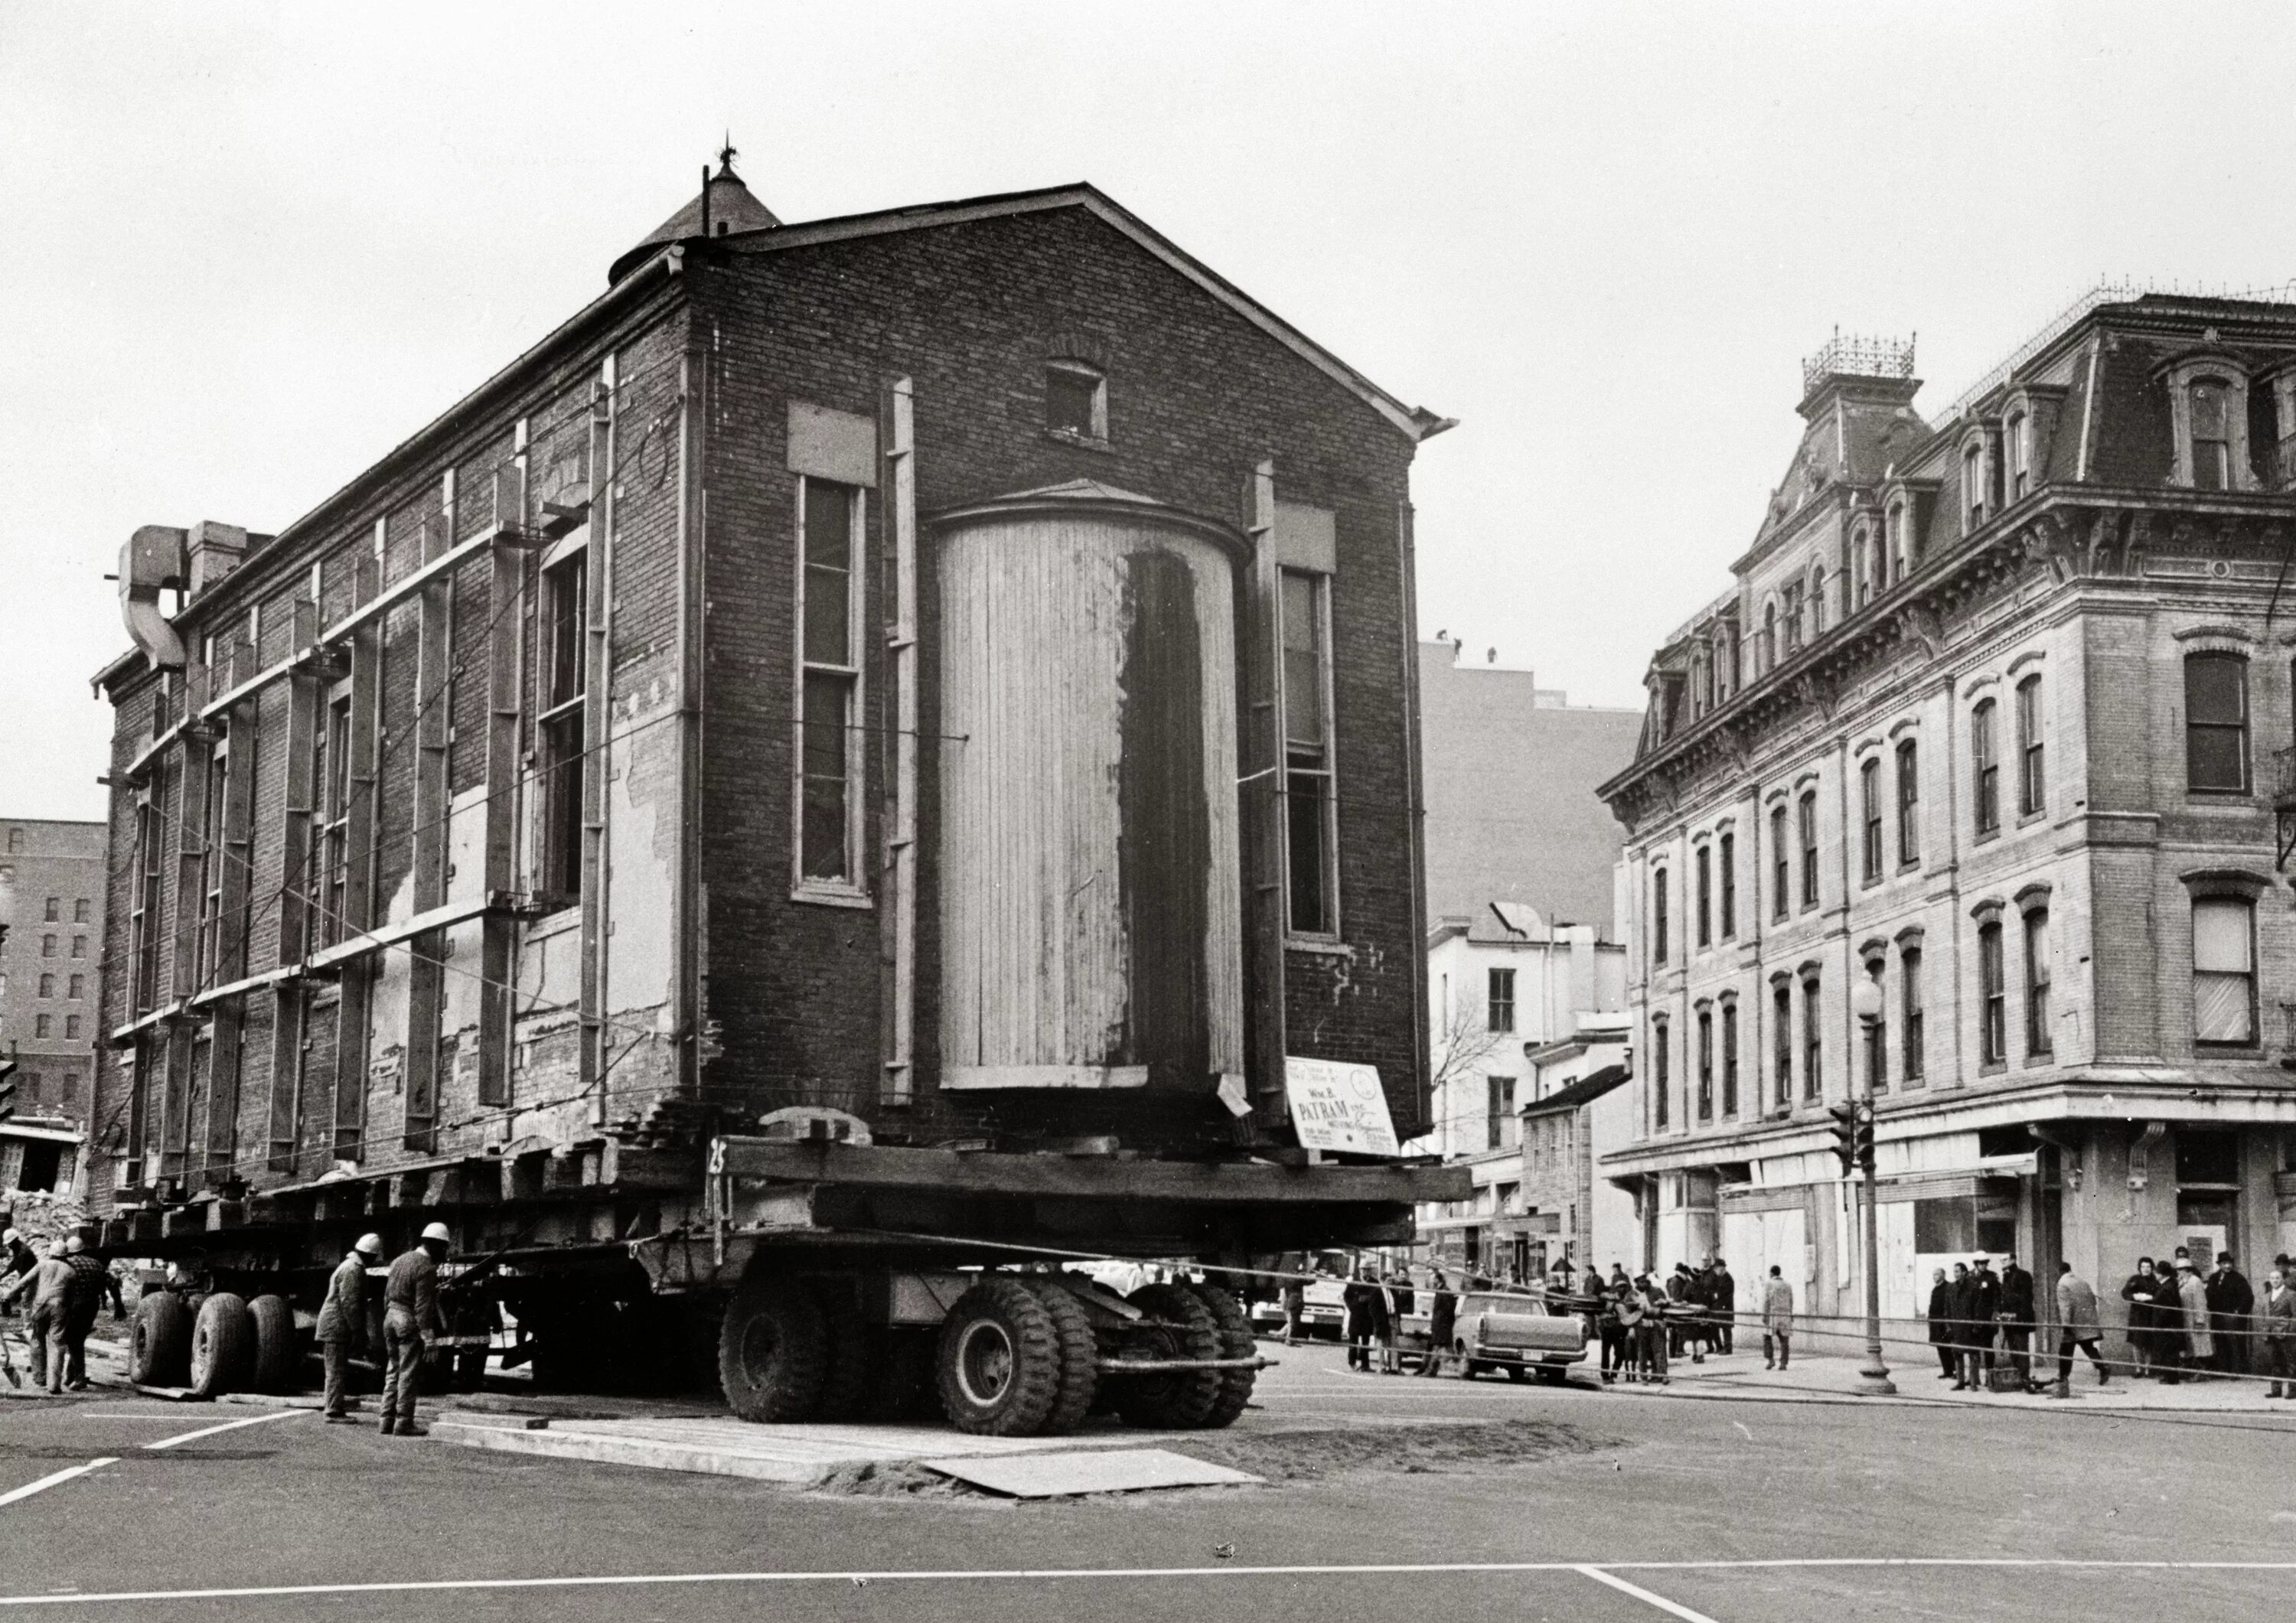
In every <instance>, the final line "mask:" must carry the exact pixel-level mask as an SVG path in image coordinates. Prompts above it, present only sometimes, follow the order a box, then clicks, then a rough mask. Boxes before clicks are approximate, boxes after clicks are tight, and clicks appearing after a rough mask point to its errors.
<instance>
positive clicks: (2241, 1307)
mask: <svg viewBox="0 0 2296 1623" xmlns="http://www.w3.org/2000/svg"><path fill="white" fill-rule="evenodd" d="M2206 1256H2207V1252H2205V1251H2203V1252H2202V1258H2206ZM2120 1299H2121V1300H2123V1301H2125V1302H2127V1303H2128V1350H2129V1365H2130V1367H2129V1373H2131V1374H2132V1375H2136V1376H2138V1377H2140V1378H2141V1377H2144V1376H2147V1375H2150V1376H2153V1377H2154V1378H2156V1379H2157V1380H2159V1381H2161V1383H2162V1384H2163V1385H2173V1384H2175V1383H2176V1382H2177V1381H2188V1380H2200V1379H2203V1378H2205V1377H2207V1376H2210V1375H2235V1376H2239V1375H2251V1376H2261V1377H2264V1378H2266V1379H2268V1380H2269V1381H2271V1382H2272V1386H2271V1389H2270V1390H2269V1391H2268V1392H2267V1394H2266V1396H2267V1397H2271V1398H2296V1264H2292V1263H2291V1261H2290V1260H2289V1258H2288V1254H2287V1253H2286V1252H2282V1253H2281V1254H2280V1255H2279V1256H2277V1257H2276V1258H2273V1259H2272V1271H2271V1273H2270V1274H2268V1275H2266V1278H2265V1288H2264V1294H2263V1295H2262V1296H2261V1297H2259V1295H2258V1294H2257V1292H2256V1289H2255V1287H2254V1286H2252V1285H2251V1284H2250V1283H2249V1282H2248V1276H2247V1275H2244V1274H2243V1273H2242V1272H2241V1271H2240V1269H2239V1267H2238V1266H2235V1260H2234V1258H2233V1254H2232V1253H2231V1252H2230V1251H2218V1253H2217V1256H2216V1266H2214V1267H2212V1268H2210V1270H2209V1271H2208V1273H2207V1274H2206V1275H2202V1273H2201V1272H2200V1269H2199V1266H2198V1265H2197V1264H2196V1263H2195V1262H2194V1258H2193V1257H2192V1255H2191V1253H2190V1252H2188V1251H2187V1250H2185V1248H2184V1247H2183V1246H2178V1247H2177V1251H2176V1255H2175V1256H2173V1257H2170V1258H2161V1260H2159V1261H2155V1260H2154V1259H2153V1258H2150V1257H2140V1258H2137V1260H2136V1272H2135V1273H2134V1274H2131V1275H2129V1276H2128V1283H2125V1284H2123V1285H2122V1286H2121V1287H2120Z"/></svg>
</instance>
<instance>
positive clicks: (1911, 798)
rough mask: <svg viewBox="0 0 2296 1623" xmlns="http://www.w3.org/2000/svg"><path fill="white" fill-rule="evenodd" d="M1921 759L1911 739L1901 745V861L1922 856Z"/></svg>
mask: <svg viewBox="0 0 2296 1623" xmlns="http://www.w3.org/2000/svg"><path fill="white" fill-rule="evenodd" d="M1921 810H1922V763H1921V752H1920V750H1918V748H1917V747H1916V746H1915V743H1914V741H1913V740H1912V739H1910V738H1909V739H1907V740H1906V741H1904V742H1902V743H1900V744H1899V745H1898V866H1900V867H1906V868H1909V867H1911V866H1913V865H1915V863H1917V862H1919V861H1921V859H1922V820H1921Z"/></svg>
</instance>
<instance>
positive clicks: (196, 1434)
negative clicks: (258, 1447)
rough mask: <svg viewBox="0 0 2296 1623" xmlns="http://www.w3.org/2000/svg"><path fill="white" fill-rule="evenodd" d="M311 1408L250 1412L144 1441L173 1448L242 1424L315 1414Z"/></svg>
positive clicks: (154, 1446)
mask: <svg viewBox="0 0 2296 1623" xmlns="http://www.w3.org/2000/svg"><path fill="white" fill-rule="evenodd" d="M316 1412H317V1411H316V1410H312V1409H275V1410H273V1411H272V1412H271V1413H270V1414H250V1415H249V1416H248V1417H247V1418H246V1419H245V1420H227V1421H225V1422H223V1424H221V1425H219V1426H202V1427H201V1428H200V1429H199V1430H196V1431H186V1432H184V1433H183V1434H182V1435H180V1436H177V1437H163V1438H161V1439H160V1440H159V1441H158V1442H156V1443H146V1444H144V1445H143V1446H144V1447H146V1448H173V1447H175V1446H176V1444H177V1443H195V1442H197V1441H199V1439H201V1438H203V1437H213V1436H214V1435H215V1434H216V1433H217V1432H218V1431H236V1430H239V1429H240V1428H241V1427H242V1426H259V1425H262V1424H263V1423H264V1422H266V1421H274V1420H295V1419H298V1418H299V1417H300V1416H302V1415H305V1414H316Z"/></svg>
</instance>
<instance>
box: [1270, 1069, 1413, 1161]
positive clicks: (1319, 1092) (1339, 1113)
mask: <svg viewBox="0 0 2296 1623" xmlns="http://www.w3.org/2000/svg"><path fill="white" fill-rule="evenodd" d="M1283 1091H1284V1094H1285V1095H1286V1096H1287V1097H1288V1098H1289V1099H1290V1100H1291V1102H1292V1127H1293V1128H1294V1129H1295V1130H1297V1131H1298V1133H1299V1135H1300V1147H1301V1148H1302V1149H1306V1150H1341V1151H1345V1152H1349V1153H1350V1154H1355V1155H1394V1154H1397V1153H1398V1148H1397V1145H1396V1142H1395V1119H1394V1118H1393V1117H1391V1116H1390V1115H1389V1114H1388V1113H1387V1094H1386V1091H1385V1090H1384V1089H1382V1087H1381V1086H1380V1085H1379V1067H1377V1066H1376V1065H1349V1064H1343V1063H1341V1062H1339V1061H1337V1060H1301V1059H1294V1058H1292V1057H1290V1056H1288V1055H1287V1056H1286V1057H1285V1058H1284V1061H1283Z"/></svg>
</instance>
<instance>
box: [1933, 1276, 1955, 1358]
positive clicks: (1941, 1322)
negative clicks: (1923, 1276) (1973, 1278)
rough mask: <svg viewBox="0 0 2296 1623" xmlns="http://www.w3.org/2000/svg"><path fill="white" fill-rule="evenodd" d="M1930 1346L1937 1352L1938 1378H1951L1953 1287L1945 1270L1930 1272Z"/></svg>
mask: <svg viewBox="0 0 2296 1623" xmlns="http://www.w3.org/2000/svg"><path fill="white" fill-rule="evenodd" d="M1930 1348H1931V1350H1932V1351H1934V1352H1935V1353H1936V1354H1937V1361H1938V1379H1939V1380H1940V1381H1950V1380H1952V1379H1953V1364H1954V1357H1953V1287H1952V1286H1951V1285H1949V1284H1948V1283H1946V1282H1945V1270H1944V1269H1943V1268H1933V1269H1931V1272H1930Z"/></svg>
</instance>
